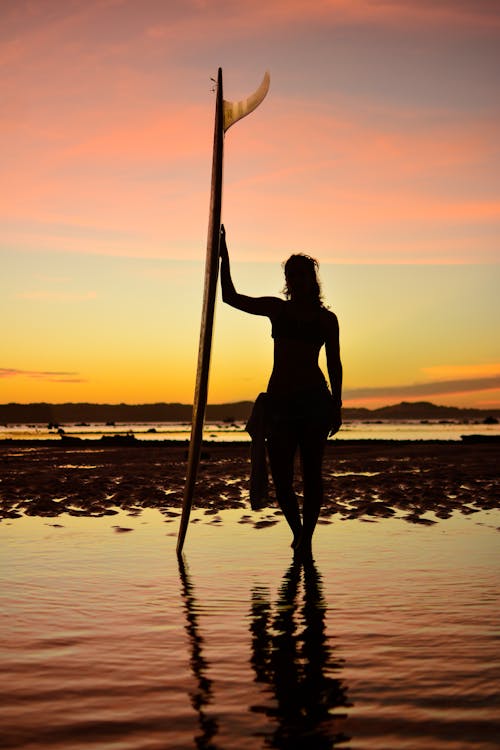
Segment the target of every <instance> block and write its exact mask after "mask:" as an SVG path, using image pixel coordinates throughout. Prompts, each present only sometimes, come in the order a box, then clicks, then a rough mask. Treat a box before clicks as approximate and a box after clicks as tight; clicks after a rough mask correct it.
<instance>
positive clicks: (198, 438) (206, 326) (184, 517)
mask: <svg viewBox="0 0 500 750" xmlns="http://www.w3.org/2000/svg"><path fill="white" fill-rule="evenodd" d="M269 82H270V78H269V73H266V74H265V75H264V78H263V80H262V83H261V84H260V86H259V88H258V89H257V90H256V91H255V92H254V93H253V94H251V95H250V96H249V97H247V98H246V99H242V100H241V101H238V102H229V101H224V98H223V89H222V68H219V70H218V73H217V83H216V92H217V97H216V103H215V125H214V145H213V155H212V180H211V191H210V211H209V220H208V237H207V252H206V260H205V282H204V291H203V305H202V313H201V325H200V338H199V345H198V366H197V371H196V385H195V392H194V399H193V414H192V421H191V438H190V441H189V452H188V460H187V469H186V482H185V485H184V496H183V501H182V514H181V522H180V526H179V533H178V537H177V554H178V555H180V554H181V552H182V548H183V545H184V540H185V537H186V532H187V528H188V524H189V516H190V513H191V506H192V503H193V496H194V490H195V485H196V477H197V474H198V466H199V463H200V454H201V444H202V440H203V425H204V421H205V410H206V405H207V394H208V376H209V371H210V355H211V349H212V332H213V323H214V312H215V294H216V291H217V281H218V277H219V240H220V227H221V206H222V165H223V156H224V134H225V132H226V131H227V130H228V129H229V128H230V127H231V125H233V124H234V123H235V122H237V121H238V120H241V119H242V118H243V117H245V116H246V115H248V114H250V112H253V110H254V109H256V108H257V107H258V106H259V104H260V103H261V102H262V100H263V99H264V97H265V96H266V94H267V92H268V90H269Z"/></svg>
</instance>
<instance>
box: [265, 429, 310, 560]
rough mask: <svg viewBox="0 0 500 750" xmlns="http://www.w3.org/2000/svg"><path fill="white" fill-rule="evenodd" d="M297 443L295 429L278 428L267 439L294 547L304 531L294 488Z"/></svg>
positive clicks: (278, 491)
mask: <svg viewBox="0 0 500 750" xmlns="http://www.w3.org/2000/svg"><path fill="white" fill-rule="evenodd" d="M297 445H298V443H297V435H296V434H295V431H294V430H285V429H280V430H276V431H273V433H272V434H271V435H270V437H268V439H267V452H268V455H269V464H270V467H271V474H272V477H273V482H274V488H275V490H276V499H277V501H278V505H279V506H280V508H281V510H282V511H283V515H284V516H285V518H286V520H287V522H288V525H289V526H290V528H291V530H292V533H293V542H292V546H293V547H294V546H295V545H296V544H297V543H298V541H299V539H300V536H301V533H302V521H301V518H300V511H299V506H298V503H297V496H296V495H295V492H294V489H293V469H294V459H295V452H296V450H297Z"/></svg>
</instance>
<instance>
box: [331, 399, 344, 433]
mask: <svg viewBox="0 0 500 750" xmlns="http://www.w3.org/2000/svg"><path fill="white" fill-rule="evenodd" d="M341 409H342V404H340V403H339V402H338V401H335V400H334V399H333V398H332V401H331V405H330V432H329V433H328V435H329V437H332V436H333V435H335V434H336V433H337V432H338V431H339V430H340V428H341V427H342V414H341Z"/></svg>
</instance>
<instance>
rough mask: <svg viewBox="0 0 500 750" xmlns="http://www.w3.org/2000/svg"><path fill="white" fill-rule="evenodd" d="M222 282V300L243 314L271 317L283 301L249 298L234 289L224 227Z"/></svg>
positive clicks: (222, 233)
mask: <svg viewBox="0 0 500 750" xmlns="http://www.w3.org/2000/svg"><path fill="white" fill-rule="evenodd" d="M219 252H220V260H221V263H220V280H221V286H222V299H223V301H224V302H226V303H227V304H228V305H231V307H236V308H237V309H238V310H243V312H247V313H251V314H252V315H267V316H269V317H271V316H272V315H273V314H274V313H275V312H276V309H277V307H278V306H279V305H281V304H283V300H281V299H279V297H248V296H247V295H246V294H239V293H238V292H237V291H236V289H235V288H234V284H233V280H232V278H231V268H230V265H229V253H228V251H227V245H226V232H225V229H224V226H222V227H221V231H220V245H219Z"/></svg>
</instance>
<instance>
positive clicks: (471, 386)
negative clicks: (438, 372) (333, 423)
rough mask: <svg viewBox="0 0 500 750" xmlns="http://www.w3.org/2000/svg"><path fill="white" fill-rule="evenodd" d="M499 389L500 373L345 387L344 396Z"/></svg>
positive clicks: (368, 397)
mask: <svg viewBox="0 0 500 750" xmlns="http://www.w3.org/2000/svg"><path fill="white" fill-rule="evenodd" d="M497 389H500V374H497V375H494V376H491V377H477V378H463V379H457V380H437V381H434V382H429V383H414V384H412V385H400V386H397V385H395V386H381V387H373V388H345V389H344V391H343V397H344V398H345V399H349V400H351V401H352V400H353V399H371V398H407V397H408V398H412V397H414V398H420V397H427V396H444V395H448V396H449V395H453V394H459V393H460V394H462V393H471V392H477V391H489V390H497Z"/></svg>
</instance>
